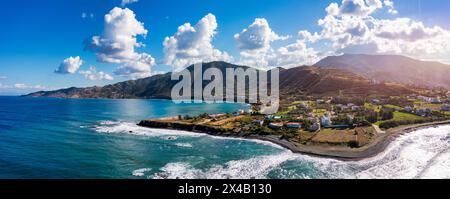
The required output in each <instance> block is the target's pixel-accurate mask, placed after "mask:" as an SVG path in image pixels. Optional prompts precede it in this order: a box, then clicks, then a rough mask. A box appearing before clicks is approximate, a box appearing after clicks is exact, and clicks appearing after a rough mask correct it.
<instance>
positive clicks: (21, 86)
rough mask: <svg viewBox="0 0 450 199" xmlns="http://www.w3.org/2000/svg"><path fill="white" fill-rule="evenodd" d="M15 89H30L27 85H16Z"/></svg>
mask: <svg viewBox="0 0 450 199" xmlns="http://www.w3.org/2000/svg"><path fill="white" fill-rule="evenodd" d="M14 88H17V89H25V88H28V86H27V85H25V84H14Z"/></svg>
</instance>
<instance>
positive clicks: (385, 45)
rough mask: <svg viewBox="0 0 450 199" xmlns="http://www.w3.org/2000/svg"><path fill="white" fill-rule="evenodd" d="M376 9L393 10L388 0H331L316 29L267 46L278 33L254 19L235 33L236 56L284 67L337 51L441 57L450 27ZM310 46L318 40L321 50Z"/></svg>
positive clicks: (448, 49)
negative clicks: (387, 15)
mask: <svg viewBox="0 0 450 199" xmlns="http://www.w3.org/2000/svg"><path fill="white" fill-rule="evenodd" d="M378 10H386V11H387V12H388V13H391V14H396V13H397V10H396V9H395V7H394V2H393V1H391V0H384V1H382V0H342V1H341V2H340V3H337V2H334V3H330V4H329V6H328V7H326V8H325V11H326V15H325V16H324V17H323V18H322V19H319V20H318V25H319V27H320V29H319V31H318V32H314V33H311V32H309V31H307V30H302V31H299V33H298V38H297V40H296V41H295V42H294V43H291V44H287V45H285V46H282V47H279V48H277V49H273V48H272V47H271V46H270V43H271V42H272V41H273V40H276V38H277V34H275V33H274V31H272V30H271V29H270V27H269V25H268V22H267V21H266V20H255V22H254V23H253V24H252V25H250V26H249V27H248V28H247V29H244V30H243V31H242V32H241V33H239V34H236V35H235V39H236V40H237V42H238V48H239V49H240V50H241V53H240V55H241V57H240V62H241V64H246V65H250V66H254V67H258V68H263V69H264V68H273V67H279V66H281V67H285V68H289V67H295V66H299V65H303V64H312V63H314V62H315V61H317V60H319V59H321V58H323V57H324V56H328V55H336V54H341V53H366V54H377V53H382V54H401V55H408V56H413V57H417V58H426V59H440V58H441V57H442V56H443V55H445V54H448V53H450V31H449V30H446V29H444V28H442V27H439V26H432V27H430V26H426V25H425V24H424V23H422V22H420V21H416V20H413V19H410V18H396V19H379V18H376V17H374V16H373V14H374V13H375V12H376V11H378ZM278 37H279V36H278ZM312 46H320V47H321V49H320V51H321V53H319V52H318V51H317V50H315V49H314V48H313V47H312Z"/></svg>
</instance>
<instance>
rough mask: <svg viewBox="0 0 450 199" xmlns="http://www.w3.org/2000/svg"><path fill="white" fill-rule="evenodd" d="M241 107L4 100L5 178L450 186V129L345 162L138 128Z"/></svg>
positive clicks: (0, 108) (0, 147)
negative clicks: (448, 181) (425, 181)
mask: <svg viewBox="0 0 450 199" xmlns="http://www.w3.org/2000/svg"><path fill="white" fill-rule="evenodd" d="M243 106H245V105H239V104H178V105H177V104H173V103H172V102H170V101H165V100H94V99H50V98H48V99H47V98H21V97H0V178H2V179H4V178H6V179H29V178H32V179H48V178H50V179H55V178H56V179H60V178H64V179H79V178H89V179H91V178H101V179H104V178H106V179H109V178H114V179H124V178H125V179H129V178H130V179H155V178H156V179H158V178H202V179H203V178H213V179H216V178H257V179H260V178H282V179H315V178H320V179H323V178H327V179H328V178H450V126H441V127H438V128H429V129H423V130H419V131H416V132H412V133H409V134H405V135H403V136H401V137H399V138H398V139H397V140H396V141H394V142H393V143H392V144H391V145H390V146H389V147H388V149H387V150H386V151H384V152H383V153H382V154H380V155H378V156H376V157H373V158H370V159H366V160H362V161H354V162H343V161H338V160H333V159H328V158H318V157H311V156H307V155H301V154H293V153H291V152H290V151H288V150H286V149H283V148H281V147H278V146H276V145H273V144H271V143H268V142H262V141H249V140H243V139H230V138H220V137H212V136H207V135H203V134H196V133H190V132H182V131H172V130H161V129H148V128H142V127H138V126H137V125H136V122H138V121H139V120H141V119H144V118H157V117H166V116H175V115H185V114H191V115H194V114H201V113H204V112H208V113H222V112H233V111H234V110H237V109H239V108H242V107H243Z"/></svg>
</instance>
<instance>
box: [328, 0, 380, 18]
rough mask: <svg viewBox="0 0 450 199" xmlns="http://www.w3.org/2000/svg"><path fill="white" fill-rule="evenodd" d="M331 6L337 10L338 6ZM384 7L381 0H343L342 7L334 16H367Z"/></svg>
mask: <svg viewBox="0 0 450 199" xmlns="http://www.w3.org/2000/svg"><path fill="white" fill-rule="evenodd" d="M330 6H332V7H333V9H336V6H337V4H336V3H334V4H331V5H330ZM382 7H383V3H382V2H381V0H343V1H342V4H341V6H340V7H338V11H337V13H336V11H335V13H333V14H334V15H337V14H341V15H349V16H367V15H370V14H372V13H373V12H374V11H375V10H377V9H380V8H382ZM327 11H328V10H327ZM333 11H334V10H333Z"/></svg>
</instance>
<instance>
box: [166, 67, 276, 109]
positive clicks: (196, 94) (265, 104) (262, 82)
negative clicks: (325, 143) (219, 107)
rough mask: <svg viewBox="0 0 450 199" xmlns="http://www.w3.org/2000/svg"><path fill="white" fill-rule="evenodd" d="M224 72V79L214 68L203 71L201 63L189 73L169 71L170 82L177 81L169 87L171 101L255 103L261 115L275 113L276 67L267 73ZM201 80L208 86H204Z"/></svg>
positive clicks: (232, 70) (185, 71) (237, 69)
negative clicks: (170, 73) (170, 74)
mask: <svg viewBox="0 0 450 199" xmlns="http://www.w3.org/2000/svg"><path fill="white" fill-rule="evenodd" d="M225 70H226V71H225V76H224V74H223V72H222V71H221V70H220V69H218V68H214V67H211V68H208V69H206V70H203V64H201V63H199V64H195V65H194V70H193V71H190V70H188V69H184V70H182V71H179V72H173V73H172V77H171V79H172V80H173V81H179V82H178V83H177V84H176V85H174V86H173V87H172V91H171V97H172V100H173V101H174V102H175V103H200V102H206V103H224V102H226V103H250V104H258V107H259V110H258V111H259V113H261V114H275V113H276V112H277V111H278V108H279V101H280V100H279V99H280V92H279V69H278V68H275V69H273V70H270V72H269V71H262V70H256V69H254V68H242V67H237V68H226V69H225ZM269 73H270V83H269V81H268V78H269V77H268V76H269ZM205 81H207V82H209V83H208V84H206V85H204V82H205ZM269 86H270V89H268V87H269ZM224 89H225V92H224Z"/></svg>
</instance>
